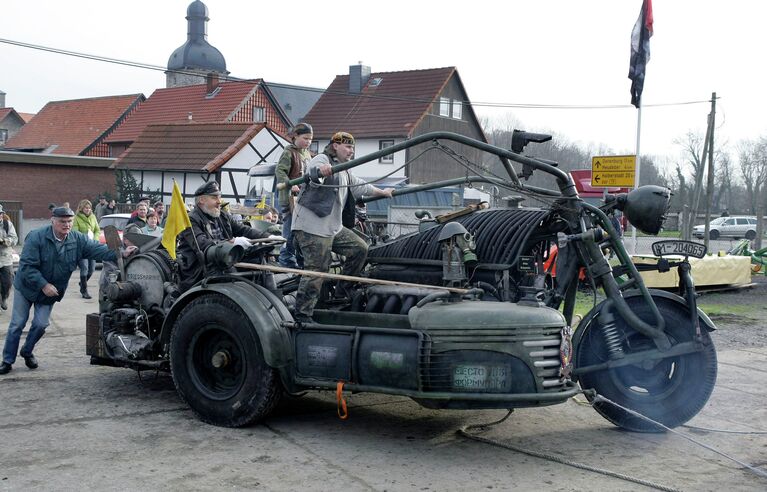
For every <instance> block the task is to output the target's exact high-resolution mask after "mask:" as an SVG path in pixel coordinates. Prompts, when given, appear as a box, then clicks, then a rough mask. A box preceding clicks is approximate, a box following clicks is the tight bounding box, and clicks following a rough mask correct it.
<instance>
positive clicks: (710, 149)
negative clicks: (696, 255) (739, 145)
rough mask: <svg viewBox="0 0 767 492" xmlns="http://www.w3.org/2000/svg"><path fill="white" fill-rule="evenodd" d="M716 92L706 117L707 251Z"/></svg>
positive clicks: (712, 181)
mask: <svg viewBox="0 0 767 492" xmlns="http://www.w3.org/2000/svg"><path fill="white" fill-rule="evenodd" d="M715 122H716V92H712V93H711V113H709V115H708V131H707V132H706V134H707V135H708V140H707V141H706V144H708V177H707V180H706V222H705V224H706V227H705V229H704V232H703V233H704V235H705V240H704V244H705V245H706V249H708V243H709V237H708V234H709V222H711V202H712V201H713V198H714V128H715V127H716V124H715ZM703 153H704V157H705V153H706V146H705V144H704V146H703Z"/></svg>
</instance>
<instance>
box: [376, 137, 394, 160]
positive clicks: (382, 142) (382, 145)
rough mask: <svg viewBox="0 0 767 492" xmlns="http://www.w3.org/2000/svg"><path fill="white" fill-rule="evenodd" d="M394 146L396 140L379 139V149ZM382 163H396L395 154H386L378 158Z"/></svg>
mask: <svg viewBox="0 0 767 492" xmlns="http://www.w3.org/2000/svg"><path fill="white" fill-rule="evenodd" d="M393 146H394V140H379V141H378V150H383V149H385V148H388V147H393ZM378 162H380V163H381V164H394V154H389V155H384V156H381V157H380V158H379V159H378Z"/></svg>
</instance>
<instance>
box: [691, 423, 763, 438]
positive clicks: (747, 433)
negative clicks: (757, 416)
mask: <svg viewBox="0 0 767 492" xmlns="http://www.w3.org/2000/svg"><path fill="white" fill-rule="evenodd" d="M682 427H685V428H687V429H691V430H698V431H703V432H716V433H719V434H745V435H756V436H762V435H765V434H767V431H735V430H729V429H710V428H708V427H698V426H696V425H686V424H685V425H683V426H682Z"/></svg>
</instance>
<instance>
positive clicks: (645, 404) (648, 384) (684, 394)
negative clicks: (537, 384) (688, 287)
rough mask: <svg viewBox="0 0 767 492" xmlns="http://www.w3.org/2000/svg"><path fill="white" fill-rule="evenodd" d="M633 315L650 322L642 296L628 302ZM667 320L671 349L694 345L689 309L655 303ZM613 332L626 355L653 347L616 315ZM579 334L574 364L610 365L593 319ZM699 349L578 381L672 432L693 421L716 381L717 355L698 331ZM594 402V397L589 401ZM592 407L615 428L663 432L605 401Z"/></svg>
mask: <svg viewBox="0 0 767 492" xmlns="http://www.w3.org/2000/svg"><path fill="white" fill-rule="evenodd" d="M627 301H628V302H629V305H630V306H631V308H632V310H633V311H634V312H635V313H636V314H637V315H638V316H639V317H640V318H642V319H643V320H645V321H647V322H651V321H652V319H653V317H652V315H651V313H650V309H649V307H648V306H647V304H646V303H645V302H644V300H643V299H642V298H641V297H633V298H629V299H627ZM655 302H656V303H657V304H658V309H659V310H660V312H661V314H662V315H663V318H664V319H665V321H666V333H667V334H668V336H669V338H670V340H671V343H672V345H676V344H678V343H681V342H688V341H692V340H693V339H694V337H695V329H694V328H693V327H692V326H691V322H690V318H689V315H688V314H687V309H686V308H685V307H684V306H681V305H679V304H677V303H675V302H673V301H671V300H668V299H663V298H655ZM616 323H617V330H618V333H619V335H620V340H621V346H622V347H623V351H624V353H625V354H631V353H635V352H639V351H642V350H650V349H653V348H655V344H654V343H653V341H652V340H651V339H649V338H647V337H646V336H644V335H642V334H641V333H639V332H637V331H635V330H634V329H632V328H631V327H629V326H628V324H627V323H626V322H625V321H624V320H623V319H622V318H621V317H620V316H618V315H616ZM584 329H585V330H587V331H586V332H584V333H583V336H582V338H581V341H580V343H579V344H578V347H577V348H576V354H575V365H576V367H584V366H588V365H592V364H600V363H602V362H606V361H607V360H608V350H607V345H606V343H605V337H604V334H603V333H602V330H601V327H600V326H599V325H598V321H597V319H594V321H593V322H591V323H590V324H589V325H588V326H587V327H585V328H584ZM701 338H702V344H703V348H702V350H701V351H699V352H694V353H691V354H685V355H680V356H677V357H669V358H665V359H660V360H655V361H646V362H644V363H641V364H634V365H628V366H622V367H617V368H613V369H606V370H602V371H595V372H589V373H585V374H583V375H582V376H580V378H579V382H580V385H581V387H582V388H584V389H587V388H588V389H594V390H596V392H597V393H598V394H600V395H602V396H603V397H605V398H607V399H608V400H611V401H614V402H616V403H618V404H620V405H622V406H624V407H626V408H629V409H631V410H634V411H636V412H639V413H640V414H642V415H645V416H647V417H650V418H651V419H653V420H656V421H658V422H660V423H662V424H663V425H665V426H667V427H672V428H673V427H676V426H679V425H682V424H684V423H685V422H687V421H688V420H690V419H691V418H692V417H694V416H695V415H696V414H697V413H698V412H699V411H700V410H701V409H702V408H703V407H704V406H705V404H706V402H707V401H708V399H709V397H710V396H711V392H712V391H713V389H714V383H715V382H716V372H717V365H716V350H715V349H714V344H713V342H712V341H711V337H710V336H709V333H708V331H706V329H705V328H704V327H701ZM589 399H590V400H593V398H591V397H590V398H589ZM594 408H595V409H596V411H597V412H599V413H600V414H601V415H602V416H603V417H605V418H606V419H607V420H609V421H610V422H612V423H614V424H615V425H617V426H619V427H622V428H624V429H627V430H631V431H635V432H662V431H663V429H662V428H661V427H658V426H657V425H655V424H653V423H651V422H648V421H646V420H644V419H641V418H639V417H637V416H634V415H632V414H630V413H628V412H626V411H625V410H622V409H620V408H618V407H616V406H614V405H612V404H610V403H609V402H604V401H599V402H597V403H595V404H594Z"/></svg>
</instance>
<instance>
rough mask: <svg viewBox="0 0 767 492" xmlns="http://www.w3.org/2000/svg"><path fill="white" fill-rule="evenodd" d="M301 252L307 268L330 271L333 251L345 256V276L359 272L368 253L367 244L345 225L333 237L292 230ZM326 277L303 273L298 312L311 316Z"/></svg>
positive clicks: (297, 301)
mask: <svg viewBox="0 0 767 492" xmlns="http://www.w3.org/2000/svg"><path fill="white" fill-rule="evenodd" d="M293 237H294V238H295V240H296V242H297V243H298V246H299V247H300V248H301V253H302V254H303V255H304V270H312V271H315V272H327V271H328V270H330V262H331V254H330V253H331V252H333V253H336V254H339V255H342V256H344V257H346V261H345V262H344V268H343V274H344V275H359V273H360V272H361V271H362V267H363V266H365V260H366V259H367V256H368V245H367V243H365V241H363V240H362V238H360V237H359V236H358V235H357V234H355V233H354V232H352V231H351V230H349V229H347V228H346V227H344V228H343V229H341V232H339V233H338V234H336V235H335V236H333V237H322V236H316V235H314V234H309V233H308V232H304V231H293ZM323 280H324V279H321V278H314V277H308V276H303V277H301V281H300V282H299V284H298V292H297V293H296V314H302V315H304V316H311V315H312V313H313V312H314V305H315V304H317V300H318V299H319V296H320V289H322V282H323Z"/></svg>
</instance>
